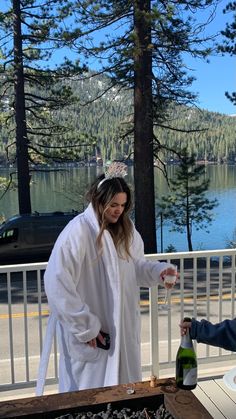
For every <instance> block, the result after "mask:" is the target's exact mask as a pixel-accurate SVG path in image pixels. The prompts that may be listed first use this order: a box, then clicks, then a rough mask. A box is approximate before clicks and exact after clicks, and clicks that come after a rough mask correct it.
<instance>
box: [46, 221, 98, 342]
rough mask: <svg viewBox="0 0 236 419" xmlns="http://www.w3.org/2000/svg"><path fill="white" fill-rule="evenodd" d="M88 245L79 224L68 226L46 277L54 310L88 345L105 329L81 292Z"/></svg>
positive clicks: (47, 292)
mask: <svg viewBox="0 0 236 419" xmlns="http://www.w3.org/2000/svg"><path fill="white" fill-rule="evenodd" d="M85 243H86V240H85V237H84V234H83V232H81V229H80V228H78V227H77V226H76V224H73V225H72V226H69V225H68V226H67V227H66V229H65V230H64V231H63V232H62V233H61V235H60V236H59V238H58V239H57V241H56V244H55V246H54V248H53V251H52V254H51V256H50V259H49V262H48V265H47V269H46V272H45V275H44V281H45V291H46V294H47V298H48V302H49V306H50V309H51V310H53V312H54V313H55V315H56V317H57V318H58V320H59V321H60V322H62V323H63V324H65V325H66V328H67V329H68V330H69V331H70V332H71V333H72V334H74V335H75V337H76V339H78V340H79V341H80V342H84V343H85V342H89V341H91V340H92V339H95V337H96V336H97V335H98V333H99V331H100V329H101V323H100V321H99V319H98V317H97V316H96V315H95V314H94V313H92V312H91V311H90V308H89V307H88V305H87V304H86V302H85V301H83V299H82V298H81V296H80V294H79V292H78V282H79V281H80V280H82V278H81V275H82V273H81V270H82V265H83V260H84V257H85V252H86V246H85Z"/></svg>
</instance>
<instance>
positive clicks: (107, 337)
mask: <svg viewBox="0 0 236 419" xmlns="http://www.w3.org/2000/svg"><path fill="white" fill-rule="evenodd" d="M100 333H101V335H102V337H103V339H104V340H105V345H103V344H102V342H100V340H99V339H98V338H96V341H97V347H98V348H101V349H105V350H106V351H107V350H108V349H110V335H109V334H108V333H105V332H103V331H102V330H100Z"/></svg>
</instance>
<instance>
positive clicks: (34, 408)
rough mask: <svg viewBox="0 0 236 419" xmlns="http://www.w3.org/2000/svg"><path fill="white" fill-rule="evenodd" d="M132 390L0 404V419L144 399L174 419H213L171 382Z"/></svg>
mask: <svg viewBox="0 0 236 419" xmlns="http://www.w3.org/2000/svg"><path fill="white" fill-rule="evenodd" d="M134 389H135V392H134V394H132V395H128V394H127V386H125V385H119V386H112V387H104V388H99V389H91V390H82V391H75V392H71V393H61V394H51V395H45V396H41V397H29V398H24V399H16V400H10V401H4V402H1V403H0V418H4V419H7V418H23V417H24V418H36V417H37V418H43V419H49V418H50V419H52V418H56V417H58V416H61V415H63V414H66V413H74V412H76V411H77V412H78V411H79V409H80V411H81V410H83V409H85V408H86V407H88V406H89V410H91V411H92V409H93V408H95V407H97V408H98V407H99V406H100V405H106V404H107V403H109V402H111V403H112V402H113V403H114V404H116V403H117V404H121V405H123V404H124V405H125V406H128V403H129V401H130V403H133V405H135V404H136V405H137V404H138V403H140V400H142V399H143V398H144V400H145V403H146V404H147V403H148V401H151V400H153V399H154V400H159V399H160V404H162V403H163V402H164V404H165V406H166V408H167V409H168V411H169V412H170V413H171V414H172V415H173V416H174V418H175V419H212V418H214V419H215V417H214V416H211V415H210V414H209V413H208V411H207V409H206V408H205V407H204V406H203V405H202V404H201V402H200V401H199V400H198V399H197V397H196V396H195V395H194V393H193V392H192V391H185V390H180V389H178V388H177V387H176V385H175V380H174V379H173V378H169V379H160V380H157V386H156V387H150V382H149V381H144V382H139V383H135V384H134ZM144 406H145V405H144ZM145 407H148V406H145ZM235 417H236V415H235Z"/></svg>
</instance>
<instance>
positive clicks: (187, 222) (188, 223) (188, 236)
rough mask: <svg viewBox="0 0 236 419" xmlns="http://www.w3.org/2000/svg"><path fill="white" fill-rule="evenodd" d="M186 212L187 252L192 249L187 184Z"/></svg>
mask: <svg viewBox="0 0 236 419" xmlns="http://www.w3.org/2000/svg"><path fill="white" fill-rule="evenodd" d="M186 208H187V214H186V228H187V241H188V250H189V252H192V251H193V245H192V228H191V225H190V217H189V194H188V186H187V205H186Z"/></svg>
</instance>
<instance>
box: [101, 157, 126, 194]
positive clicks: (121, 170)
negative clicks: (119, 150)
mask: <svg viewBox="0 0 236 419" xmlns="http://www.w3.org/2000/svg"><path fill="white" fill-rule="evenodd" d="M126 175H127V166H126V164H125V163H122V162H116V161H114V162H112V163H111V164H109V166H107V169H106V170H105V178H104V179H102V180H101V181H100V182H99V184H98V186H97V187H98V188H99V186H101V185H102V183H103V182H105V180H107V179H112V178H115V177H122V178H123V177H125V176H126Z"/></svg>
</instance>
